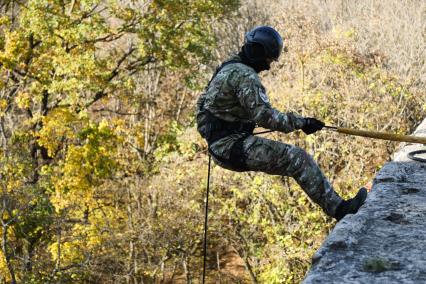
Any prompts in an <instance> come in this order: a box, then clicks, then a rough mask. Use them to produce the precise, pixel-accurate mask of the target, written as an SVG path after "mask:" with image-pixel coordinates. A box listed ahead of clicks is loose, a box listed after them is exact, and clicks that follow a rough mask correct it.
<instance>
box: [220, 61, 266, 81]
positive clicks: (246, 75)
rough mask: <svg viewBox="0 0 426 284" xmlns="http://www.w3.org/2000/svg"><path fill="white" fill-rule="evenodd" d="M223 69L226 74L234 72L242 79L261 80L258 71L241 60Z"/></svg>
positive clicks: (234, 74)
mask: <svg viewBox="0 0 426 284" xmlns="http://www.w3.org/2000/svg"><path fill="white" fill-rule="evenodd" d="M221 71H223V73H224V75H225V74H226V75H228V74H229V75H230V74H232V75H233V76H235V77H237V78H239V79H241V80H250V81H251V80H254V81H256V82H260V78H259V75H258V74H257V73H256V71H255V70H254V69H253V68H252V67H250V66H248V65H246V64H244V63H241V62H236V63H232V64H229V65H227V66H225V67H224V68H223V70H221Z"/></svg>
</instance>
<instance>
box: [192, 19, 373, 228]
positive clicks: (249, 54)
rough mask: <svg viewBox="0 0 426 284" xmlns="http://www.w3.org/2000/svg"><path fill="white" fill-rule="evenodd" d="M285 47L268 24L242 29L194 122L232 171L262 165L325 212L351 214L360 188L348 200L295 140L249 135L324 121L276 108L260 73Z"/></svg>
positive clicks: (306, 128) (309, 127) (362, 195)
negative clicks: (236, 46) (238, 44)
mask: <svg viewBox="0 0 426 284" xmlns="http://www.w3.org/2000/svg"><path fill="white" fill-rule="evenodd" d="M282 50H283V40H282V38H281V36H280V34H279V33H278V32H277V31H276V30H275V29H273V28H271V27H268V26H260V27H256V28H254V29H253V30H251V31H249V32H248V33H247V34H246V35H245V41H244V45H243V46H242V48H241V51H240V52H239V53H238V54H237V55H234V56H232V57H231V58H230V59H228V60H226V61H225V62H224V63H222V65H221V66H220V67H219V68H218V69H217V70H216V73H215V74H214V75H213V78H212V79H211V80H210V82H209V84H208V85H207V87H206V90H205V92H204V93H203V94H202V95H201V96H200V98H199V99H198V102H197V126H198V131H199V132H200V134H201V135H202V136H203V137H204V138H205V139H206V140H207V143H208V149H209V152H210V154H211V156H212V158H213V160H214V161H215V163H216V164H218V165H220V166H221V167H223V168H225V169H229V170H233V171H260V172H264V173H267V174H272V175H281V176H290V177H292V178H294V179H295V180H296V181H297V183H298V184H299V185H300V186H301V188H302V189H303V190H304V191H305V192H306V193H307V194H308V196H309V197H310V198H311V199H312V200H313V201H314V202H315V203H317V204H318V205H319V206H320V207H321V208H322V209H323V210H324V211H325V213H326V214H327V215H329V216H331V217H334V218H336V219H337V220H340V219H342V218H343V217H344V216H345V215H347V214H355V213H356V212H357V211H358V209H359V208H360V207H361V206H362V204H363V203H364V201H365V199H366V197H367V190H366V189H365V188H361V189H360V190H359V192H358V194H357V195H356V196H355V197H354V198H352V199H349V200H343V199H342V198H341V197H340V196H339V195H338V194H337V193H336V192H335V191H334V189H333V187H332V186H331V184H330V182H329V181H328V180H327V178H326V177H325V176H324V174H323V173H322V171H321V169H320V168H319V167H318V165H317V163H316V162H315V161H314V160H313V158H312V157H311V156H310V155H309V154H308V153H306V151H305V150H303V149H301V148H299V147H297V146H295V145H289V144H285V143H281V142H278V141H273V140H270V139H266V138H262V137H258V136H254V135H253V130H254V128H255V127H256V126H261V127H263V128H266V129H270V130H274V131H280V132H284V133H290V132H292V131H295V130H299V129H300V130H302V131H303V132H304V133H306V134H307V135H309V134H312V133H315V132H317V131H319V130H321V129H322V128H323V127H324V123H323V122H322V121H320V120H318V119H315V118H312V117H302V116H300V115H298V114H296V113H292V112H287V113H284V112H280V111H278V110H276V109H274V108H273V107H272V106H271V104H270V102H269V99H268V96H267V95H266V90H265V88H264V86H263V85H262V83H261V81H260V78H259V76H258V73H260V72H261V71H265V70H269V69H270V65H271V63H272V62H274V61H277V60H278V58H279V57H280V55H281V53H282Z"/></svg>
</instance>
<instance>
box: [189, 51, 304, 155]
mask: <svg viewBox="0 0 426 284" xmlns="http://www.w3.org/2000/svg"><path fill="white" fill-rule="evenodd" d="M229 60H236V61H241V59H240V58H239V57H238V55H235V56H233V57H231V58H230V59H229ZM201 105H202V106H201ZM201 107H203V108H204V109H206V110H208V111H209V112H210V113H211V114H213V115H214V116H215V117H217V118H220V119H222V120H225V121H241V122H250V121H251V122H255V123H256V125H258V126H261V127H263V128H267V129H271V130H278V131H282V132H285V133H289V132H292V131H294V130H296V129H300V128H302V127H303V125H304V123H305V119H304V118H303V117H302V116H300V115H297V114H294V113H283V112H280V111H278V110H276V109H274V108H273V107H272V106H271V104H270V103H269V99H268V97H267V95H266V90H265V87H264V86H263V85H262V83H261V82H260V78H259V76H258V74H257V73H256V71H255V70H254V69H253V68H251V67H250V66H248V65H245V64H243V63H238V62H237V63H231V64H228V65H226V66H225V67H223V68H222V69H221V70H220V71H219V73H218V74H216V76H215V77H214V78H213V80H212V81H211V83H210V85H209V86H208V88H207V89H206V91H205V92H204V93H203V94H202V95H201V96H200V98H199V99H198V102H197V117H198V113H199V112H200V111H201ZM197 123H198V128H199V129H200V128H201V129H202V127H203V125H200V121H197ZM242 137H244V134H243V133H241V134H240V133H236V134H231V135H229V136H227V137H224V138H222V139H219V140H218V141H215V142H214V143H213V144H212V145H210V149H211V150H212V151H213V152H214V153H215V154H216V155H218V156H220V157H223V158H226V159H228V158H229V155H230V152H231V148H232V146H233V144H234V143H235V141H237V140H238V139H239V138H242Z"/></svg>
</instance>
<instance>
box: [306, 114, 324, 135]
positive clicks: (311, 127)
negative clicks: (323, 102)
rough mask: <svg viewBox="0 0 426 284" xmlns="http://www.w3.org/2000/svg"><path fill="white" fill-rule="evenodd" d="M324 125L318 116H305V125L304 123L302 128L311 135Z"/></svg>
mask: <svg viewBox="0 0 426 284" xmlns="http://www.w3.org/2000/svg"><path fill="white" fill-rule="evenodd" d="M324 126H325V124H324V122H322V121H320V120H318V119H316V118H313V117H305V125H303V127H302V130H303V132H305V133H306V134H308V135H309V134H312V133H315V132H317V131H319V130H321V129H322V128H323V127H324Z"/></svg>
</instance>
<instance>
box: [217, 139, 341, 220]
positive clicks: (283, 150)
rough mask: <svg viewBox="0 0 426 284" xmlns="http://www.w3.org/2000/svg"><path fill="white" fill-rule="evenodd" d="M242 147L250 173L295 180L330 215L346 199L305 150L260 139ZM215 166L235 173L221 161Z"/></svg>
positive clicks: (246, 142)
mask: <svg viewBox="0 0 426 284" xmlns="http://www.w3.org/2000/svg"><path fill="white" fill-rule="evenodd" d="M242 146H243V147H242V152H243V154H244V156H245V163H246V166H247V170H248V171H260V172H264V173H267V174H271V175H281V176H289V177H292V178H294V179H295V180H296V182H297V183H298V184H299V185H300V187H301V188H302V189H303V190H304V191H305V192H306V194H307V195H308V196H309V197H310V198H311V199H312V200H313V201H314V202H315V203H317V204H318V205H319V206H320V207H321V208H322V209H323V210H324V212H325V213H326V214H327V215H329V216H332V217H333V216H335V212H336V208H337V206H338V205H339V203H340V202H341V201H342V198H341V197H340V196H339V195H338V194H337V193H336V192H335V191H334V190H333V188H332V186H331V184H330V183H329V182H328V180H327V178H326V177H325V176H324V174H323V173H322V171H321V169H320V168H319V167H318V165H317V163H316V162H315V161H314V159H313V158H312V157H311V156H310V155H309V154H308V153H306V151H305V150H303V149H301V148H299V147H297V146H294V145H289V144H284V143H281V142H277V141H273V140H270V139H266V138H262V137H257V136H249V137H247V138H246V139H245V140H244V141H243V143H242ZM213 159H214V158H213ZM214 160H215V159H214ZM215 162H216V163H217V164H219V165H220V166H222V167H224V168H227V169H230V170H233V169H232V167H229V166H227V165H223V164H222V163H220V162H219V161H217V160H215Z"/></svg>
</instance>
